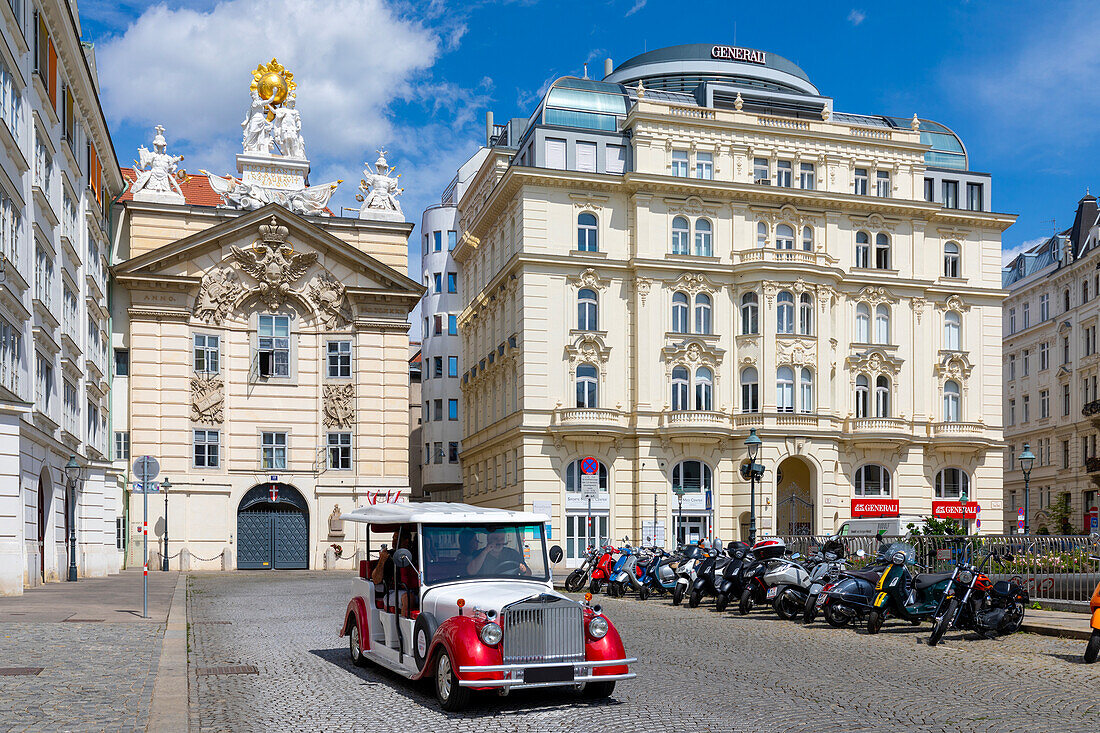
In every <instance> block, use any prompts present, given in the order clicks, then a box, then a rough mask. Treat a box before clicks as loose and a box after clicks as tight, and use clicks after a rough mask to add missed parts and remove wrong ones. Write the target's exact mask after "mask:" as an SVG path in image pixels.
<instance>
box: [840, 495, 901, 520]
mask: <svg viewBox="0 0 1100 733" xmlns="http://www.w3.org/2000/svg"><path fill="white" fill-rule="evenodd" d="M900 513H901V511H900V509H899V507H898V500H897V499H852V516H853V517H896V516H898V514H900Z"/></svg>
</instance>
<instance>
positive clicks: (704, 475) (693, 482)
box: [672, 461, 713, 494]
mask: <svg viewBox="0 0 1100 733" xmlns="http://www.w3.org/2000/svg"><path fill="white" fill-rule="evenodd" d="M672 491H673V493H679V492H680V491H683V493H685V494H693V493H694V494H697V493H699V492H703V493H706V492H708V491H713V486H712V474H711V470H710V466H708V465H707V464H705V463H703V462H702V461H682V462H680V463H677V464H676V465H675V466H673V467H672Z"/></svg>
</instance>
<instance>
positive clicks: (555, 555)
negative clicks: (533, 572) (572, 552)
mask: <svg viewBox="0 0 1100 733" xmlns="http://www.w3.org/2000/svg"><path fill="white" fill-rule="evenodd" d="M564 555H565V553H564V552H562V549H561V545H554V546H553V547H551V548H550V562H561V559H562V557H563V556H564Z"/></svg>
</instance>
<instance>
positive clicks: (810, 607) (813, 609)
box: [802, 596, 817, 624]
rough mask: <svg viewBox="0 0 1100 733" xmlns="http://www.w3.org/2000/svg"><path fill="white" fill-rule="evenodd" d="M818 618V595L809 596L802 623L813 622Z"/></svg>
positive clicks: (803, 611) (803, 610)
mask: <svg viewBox="0 0 1100 733" xmlns="http://www.w3.org/2000/svg"><path fill="white" fill-rule="evenodd" d="M815 618H817V596H807V597H806V606H805V607H804V608H803V609H802V623H804V624H812V623H813V622H814V619H815Z"/></svg>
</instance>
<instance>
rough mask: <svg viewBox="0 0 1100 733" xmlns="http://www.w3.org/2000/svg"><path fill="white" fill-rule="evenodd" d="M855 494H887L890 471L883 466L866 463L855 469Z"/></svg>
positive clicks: (888, 491) (888, 492)
mask: <svg viewBox="0 0 1100 733" xmlns="http://www.w3.org/2000/svg"><path fill="white" fill-rule="evenodd" d="M854 483H855V489H856V496H889V495H890V472H889V471H888V470H887V469H886V467H885V466H878V465H875V464H874V463H868V464H867V465H865V466H860V467H859V468H857V469H856V476H855V482H854Z"/></svg>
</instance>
